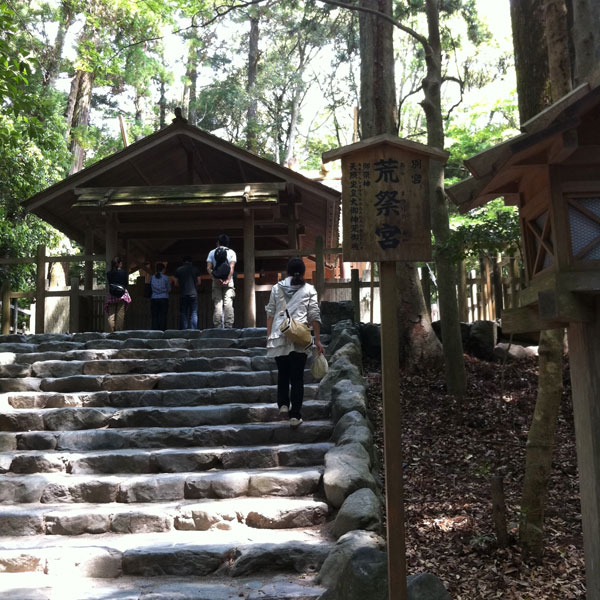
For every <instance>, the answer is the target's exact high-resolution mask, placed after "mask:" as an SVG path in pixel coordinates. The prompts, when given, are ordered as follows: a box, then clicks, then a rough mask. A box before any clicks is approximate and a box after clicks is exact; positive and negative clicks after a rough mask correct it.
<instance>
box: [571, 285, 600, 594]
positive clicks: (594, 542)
mask: <svg viewBox="0 0 600 600" xmlns="http://www.w3.org/2000/svg"><path fill="white" fill-rule="evenodd" d="M568 339H569V364H570V368H571V386H572V389H573V413H574V415H575V440H576V444H577V466H578V470H579V495H580V498H581V516H582V525H583V548H584V553H585V571H586V583H587V595H586V597H587V598H589V599H590V600H592V599H593V600H597V599H598V598H600V402H598V399H599V398H600V378H599V377H598V373H600V298H598V297H596V299H595V320H594V321H593V322H592V323H583V322H577V323H570V324H569V328H568Z"/></svg>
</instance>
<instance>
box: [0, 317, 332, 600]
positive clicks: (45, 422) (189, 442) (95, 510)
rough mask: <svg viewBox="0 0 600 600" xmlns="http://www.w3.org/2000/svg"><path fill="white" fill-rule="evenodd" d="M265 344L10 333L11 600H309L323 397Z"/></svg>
mask: <svg viewBox="0 0 600 600" xmlns="http://www.w3.org/2000/svg"><path fill="white" fill-rule="evenodd" d="M265 335H266V331H265V330H264V329H261V328H254V329H248V330H204V331H167V332H165V333H163V332H158V331H125V332H118V333H115V334H100V333H87V334H73V335H53V334H41V335H34V336H0V502H1V505H0V536H1V537H0V597H3V598H4V597H6V598H10V599H11V600H13V599H14V600H54V599H60V600H69V599H73V600H76V599H77V600H92V599H96V598H97V599H98V600H100V599H107V598H111V599H114V600H134V599H135V600H140V599H141V598H148V600H150V599H152V600H185V599H188V598H189V599H190V600H191V599H195V600H202V599H204V598H206V599H207V600H208V599H210V600H233V599H234V598H235V599H236V600H237V599H239V598H245V599H246V600H258V599H261V600H269V599H273V600H275V599H278V600H316V599H317V598H319V597H320V596H321V594H322V593H323V591H324V588H322V587H320V586H319V585H317V584H316V583H315V581H314V576H315V574H316V573H317V572H318V570H319V569H320V567H321V565H322V563H323V562H324V560H325V558H326V557H327V555H328V553H329V551H330V549H331V548H332V547H333V543H334V539H333V536H332V534H331V527H332V524H331V519H330V507H329V505H328V504H327V501H326V499H325V497H324V492H323V469H324V460H325V455H326V453H327V452H328V450H330V449H331V448H332V445H333V444H332V442H331V437H332V433H333V424H332V422H331V419H330V406H329V402H325V401H323V400H320V399H319V397H318V385H317V384H316V383H315V382H314V381H313V380H312V378H311V376H310V373H309V372H308V371H307V372H306V381H307V385H306V393H305V408H304V415H303V416H304V419H305V422H304V424H303V425H302V426H301V427H299V428H297V429H292V428H291V427H290V426H289V424H288V423H287V422H286V421H281V420H280V419H279V413H278V411H277V407H276V383H277V377H276V367H275V363H274V361H272V360H270V359H267V357H266V356H265Z"/></svg>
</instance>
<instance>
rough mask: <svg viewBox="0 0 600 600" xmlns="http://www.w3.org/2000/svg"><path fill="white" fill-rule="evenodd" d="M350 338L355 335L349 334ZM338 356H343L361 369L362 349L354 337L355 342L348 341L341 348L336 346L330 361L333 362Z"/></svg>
mask: <svg viewBox="0 0 600 600" xmlns="http://www.w3.org/2000/svg"><path fill="white" fill-rule="evenodd" d="M351 337H352V339H354V338H355V336H351ZM340 356H345V357H346V358H347V359H348V360H349V361H350V362H351V363H352V364H355V365H356V366H357V367H359V368H360V370H361V371H362V350H361V347H360V342H359V341H358V338H356V342H348V343H346V344H344V345H343V346H342V347H341V348H338V349H337V350H336V351H335V352H334V353H333V354H332V356H331V361H332V362H335V361H336V360H337V359H338V358H339V357H340Z"/></svg>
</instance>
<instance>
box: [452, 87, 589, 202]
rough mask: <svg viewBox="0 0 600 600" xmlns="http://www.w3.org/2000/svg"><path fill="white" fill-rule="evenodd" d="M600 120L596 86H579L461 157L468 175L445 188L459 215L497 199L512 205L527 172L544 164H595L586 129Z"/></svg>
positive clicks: (545, 166) (516, 199) (543, 167)
mask: <svg viewBox="0 0 600 600" xmlns="http://www.w3.org/2000/svg"><path fill="white" fill-rule="evenodd" d="M590 117H592V118H593V119H594V120H595V121H596V122H598V121H600V86H597V87H595V88H593V89H591V88H590V85H589V84H588V83H584V84H581V85H580V86H579V87H577V88H575V89H574V90H573V91H571V92H570V93H569V94H567V95H565V96H564V97H563V98H561V99H560V100H558V101H557V102H555V103H554V104H552V105H551V106H549V107H548V108H547V109H545V110H544V111H542V112H541V113H539V114H538V115H536V116H535V117H534V118H532V119H530V120H529V121H527V122H525V123H523V125H522V127H521V130H522V133H521V134H520V135H517V136H515V137H513V138H511V139H509V140H507V141H505V142H502V143H500V144H498V145H497V146H494V147H493V148H490V149H489V150H484V151H483V152H480V153H479V154H476V155H474V156H472V157H471V158H469V159H467V160H465V161H464V164H465V166H466V167H467V168H468V169H469V171H470V173H471V175H472V177H469V178H468V179H465V180H464V181H461V182H459V183H457V184H455V185H453V186H451V187H449V188H447V190H446V191H447V193H448V196H449V197H450V199H451V200H452V201H453V202H454V203H455V204H456V205H457V206H458V208H459V211H460V212H461V213H465V212H467V211H469V210H471V209H473V208H478V207H480V206H483V205H484V204H486V203H488V202H490V201H491V200H494V199H495V198H498V197H501V196H502V197H504V200H505V202H506V203H507V204H516V203H517V202H518V197H519V183H520V181H521V179H522V178H523V177H524V175H525V174H526V173H531V171H532V170H535V169H547V167H548V166H549V165H552V164H554V165H556V164H564V165H573V166H575V165H591V164H598V163H599V162H600V140H596V139H595V138H594V135H593V133H590V132H589V131H588V129H587V127H586V122H587V121H588V120H589V118H590Z"/></svg>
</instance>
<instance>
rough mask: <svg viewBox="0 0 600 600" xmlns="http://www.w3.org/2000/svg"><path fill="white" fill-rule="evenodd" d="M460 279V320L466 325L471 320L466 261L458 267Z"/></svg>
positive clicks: (458, 279) (462, 261)
mask: <svg viewBox="0 0 600 600" xmlns="http://www.w3.org/2000/svg"><path fill="white" fill-rule="evenodd" d="M457 269H458V273H457V275H458V277H457V278H456V281H457V282H458V318H459V319H460V320H461V321H462V322H463V323H466V322H467V321H468V320H469V306H468V302H467V269H466V267H465V261H464V260H461V261H459V262H458V265H457Z"/></svg>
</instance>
